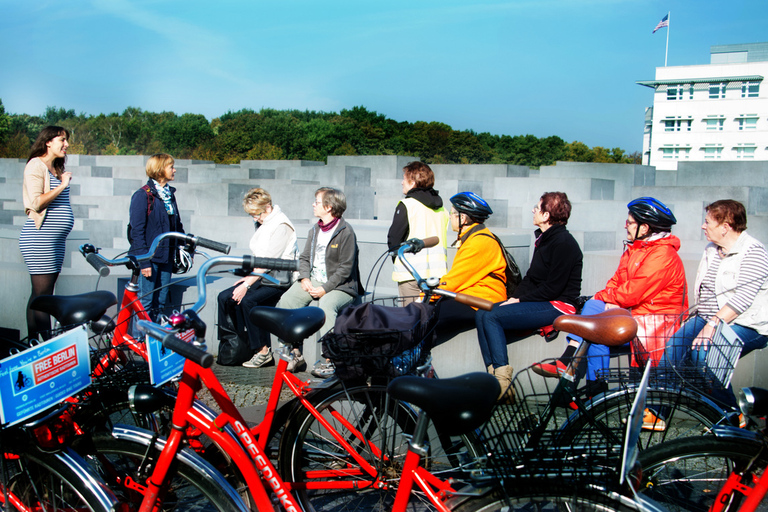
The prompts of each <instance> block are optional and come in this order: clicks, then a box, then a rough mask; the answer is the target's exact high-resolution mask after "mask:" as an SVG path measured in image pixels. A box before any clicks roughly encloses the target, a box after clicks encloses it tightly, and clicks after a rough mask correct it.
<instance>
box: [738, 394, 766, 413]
mask: <svg viewBox="0 0 768 512" xmlns="http://www.w3.org/2000/svg"><path fill="white" fill-rule="evenodd" d="M739 409H741V412H743V413H744V414H746V415H753V416H765V415H766V414H768V390H766V389H763V388H743V389H742V390H741V391H740V392H739Z"/></svg>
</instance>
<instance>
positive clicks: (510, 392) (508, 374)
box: [488, 365, 515, 405]
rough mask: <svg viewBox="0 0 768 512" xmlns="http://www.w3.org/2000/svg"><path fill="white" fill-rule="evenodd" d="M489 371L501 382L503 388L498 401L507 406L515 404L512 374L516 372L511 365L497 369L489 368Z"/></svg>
mask: <svg viewBox="0 0 768 512" xmlns="http://www.w3.org/2000/svg"><path fill="white" fill-rule="evenodd" d="M488 369H489V373H490V374H491V375H493V376H494V377H496V379H497V380H498V381H499V386H500V387H501V392H500V393H499V397H498V398H497V399H496V401H497V402H499V403H502V404H507V405H512V404H514V403H515V388H514V387H513V386H511V384H512V374H513V373H514V371H515V370H514V369H513V368H512V367H511V366H509V365H507V366H500V367H498V368H495V369H494V368H493V366H489V367H488Z"/></svg>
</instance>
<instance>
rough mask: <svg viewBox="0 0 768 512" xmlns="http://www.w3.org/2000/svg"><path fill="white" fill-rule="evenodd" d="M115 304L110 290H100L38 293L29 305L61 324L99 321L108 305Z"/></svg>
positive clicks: (115, 300)
mask: <svg viewBox="0 0 768 512" xmlns="http://www.w3.org/2000/svg"><path fill="white" fill-rule="evenodd" d="M115 304H117V297H115V294H114V293H112V292H108V291H106V290H100V291H96V292H88V293H81V294H80V295H40V296H39V297H35V298H34V300H32V303H31V304H30V305H29V307H30V308H31V309H34V310H35V311H42V312H43V313H48V314H49V315H51V316H52V317H54V318H55V319H56V320H58V321H59V323H60V324H61V325H62V326H67V325H82V324H85V323H88V322H96V321H100V320H101V317H102V316H104V313H106V312H107V309H108V308H109V307H110V306H113V305H115Z"/></svg>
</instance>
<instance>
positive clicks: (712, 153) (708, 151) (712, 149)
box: [701, 144, 723, 160]
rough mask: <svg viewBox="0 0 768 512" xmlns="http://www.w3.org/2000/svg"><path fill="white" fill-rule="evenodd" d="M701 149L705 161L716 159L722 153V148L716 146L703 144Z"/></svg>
mask: <svg viewBox="0 0 768 512" xmlns="http://www.w3.org/2000/svg"><path fill="white" fill-rule="evenodd" d="M701 149H703V150H704V159H705V160H712V159H718V158H720V157H721V156H722V153H723V147H722V146H718V145H717V144H705V145H704V147H703V148H701Z"/></svg>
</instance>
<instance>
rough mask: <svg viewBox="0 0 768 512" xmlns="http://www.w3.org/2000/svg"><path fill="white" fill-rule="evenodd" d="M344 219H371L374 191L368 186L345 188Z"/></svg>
mask: <svg viewBox="0 0 768 512" xmlns="http://www.w3.org/2000/svg"><path fill="white" fill-rule="evenodd" d="M345 189H346V193H345V195H346V196H347V210H346V211H345V212H344V217H345V218H346V219H373V214H374V200H375V199H374V198H375V194H376V193H375V191H374V189H373V187H369V186H347V187H345Z"/></svg>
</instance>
